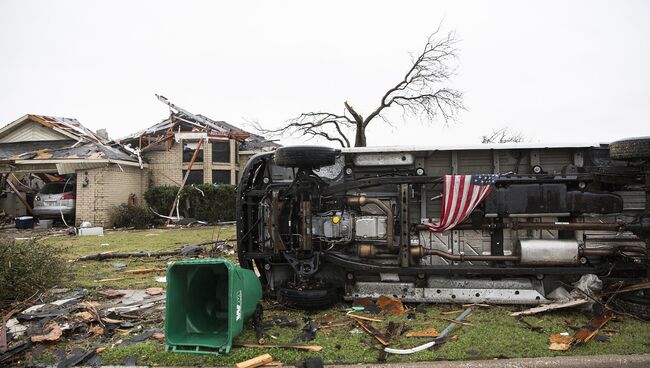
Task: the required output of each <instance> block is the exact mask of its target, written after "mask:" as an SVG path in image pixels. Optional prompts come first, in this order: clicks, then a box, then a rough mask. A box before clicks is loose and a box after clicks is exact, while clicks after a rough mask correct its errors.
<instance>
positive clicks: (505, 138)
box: [481, 127, 525, 144]
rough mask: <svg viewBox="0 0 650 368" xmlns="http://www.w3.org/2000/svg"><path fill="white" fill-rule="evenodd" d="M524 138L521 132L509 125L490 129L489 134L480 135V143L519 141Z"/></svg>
mask: <svg viewBox="0 0 650 368" xmlns="http://www.w3.org/2000/svg"><path fill="white" fill-rule="evenodd" d="M524 139H525V137H524V135H523V134H521V132H517V131H514V130H512V129H510V128H509V127H503V128H501V129H497V130H494V129H493V130H492V133H491V134H490V135H484V136H482V137H481V143H486V144H487V143H521V142H523V141H524Z"/></svg>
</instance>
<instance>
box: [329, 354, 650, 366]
mask: <svg viewBox="0 0 650 368" xmlns="http://www.w3.org/2000/svg"><path fill="white" fill-rule="evenodd" d="M623 366H624V367H625V368H646V367H650V354H638V355H596V356H594V355H589V356H561V357H544V358H517V359H493V360H464V361H437V362H417V363H390V364H370V363H366V364H351V365H328V366H327V367H333V368H370V367H373V368H376V367H380V368H402V367H403V368H424V367H431V368H443V367H444V368H541V367H544V368H547V367H569V368H609V367H623Z"/></svg>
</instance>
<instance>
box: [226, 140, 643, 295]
mask: <svg viewBox="0 0 650 368" xmlns="http://www.w3.org/2000/svg"><path fill="white" fill-rule="evenodd" d="M621 142H627V143H614V144H612V145H610V147H608V146H581V147H553V148H545V147H529V148H519V147H511V148H501V147H497V148H491V149H486V148H482V147H481V148H469V149H462V148H461V149H416V148H414V149H408V148H399V149H371V148H364V149H348V150H343V151H342V152H341V151H339V150H335V149H331V148H327V147H316V146H294V147H282V148H280V149H278V150H277V151H275V152H271V153H265V154H259V155H256V156H254V157H253V158H252V159H251V160H250V161H249V163H248V165H247V166H246V168H245V169H244V170H243V172H242V176H241V182H240V185H239V188H238V193H237V195H238V198H237V217H238V221H237V225H238V228H237V239H238V255H239V260H240V263H241V264H242V265H243V266H244V267H248V268H253V267H255V268H257V270H258V271H259V273H260V278H261V280H262V283H263V285H264V288H265V292H266V293H268V294H270V295H274V296H277V297H278V298H280V299H282V300H284V301H286V302H288V303H291V304H295V305H296V306H299V307H321V306H323V307H324V306H326V305H328V304H330V303H331V302H333V301H335V300H336V299H337V298H339V297H340V296H343V297H344V298H345V299H354V298H359V297H371V298H376V297H378V296H380V295H382V294H384V295H394V296H397V297H399V298H401V299H402V300H403V301H406V302H454V303H478V302H481V303H485V302H489V303H501V304H540V303H547V302H548V299H547V294H548V293H549V292H550V291H552V290H553V289H555V288H556V287H557V286H559V285H561V284H562V283H566V282H572V281H575V280H577V279H578V278H579V277H580V276H581V275H585V274H596V275H598V276H599V277H601V278H603V279H605V280H608V281H612V282H613V281H616V280H624V281H625V280H635V279H639V278H643V277H646V276H647V274H648V253H647V250H646V249H647V244H648V237H649V235H650V215H648V206H649V201H650V195H649V194H648V187H647V184H646V183H648V182H650V180H648V178H649V177H650V172H649V170H650V168H649V166H648V165H647V164H646V161H645V156H644V155H646V154H647V155H648V157H650V153H647V151H648V149H649V147H650V141H649V140H647V139H645V140H643V139H637V140H631V141H621ZM630 142H632V143H630ZM639 142H641V143H639ZM616 144H618V146H616ZM630 147H632V148H630ZM610 150H611V152H610ZM639 156H641V157H639ZM479 174H491V176H490V177H492V178H494V180H495V181H494V186H493V188H492V189H491V191H490V192H489V195H488V196H487V198H486V199H485V200H483V201H482V202H481V203H479V204H478V206H477V207H476V208H474V209H473V211H471V213H470V214H469V215H468V216H467V218H466V219H464V221H462V222H460V223H458V224H456V225H455V226H453V227H451V228H449V229H448V230H445V231H442V232H435V231H431V229H432V226H431V224H435V223H437V222H439V221H440V218H441V211H442V204H443V202H444V198H443V197H444V194H445V191H444V189H443V187H444V186H445V185H446V184H445V183H446V182H445V180H446V179H445V175H474V176H476V175H479ZM492 175H493V176H492ZM448 178H449V177H448Z"/></svg>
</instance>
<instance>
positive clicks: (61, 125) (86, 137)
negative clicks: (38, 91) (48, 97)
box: [0, 114, 139, 164]
mask: <svg viewBox="0 0 650 368" xmlns="http://www.w3.org/2000/svg"><path fill="white" fill-rule="evenodd" d="M28 122H33V123H36V124H40V125H41V126H43V127H45V128H47V129H51V130H52V131H55V132H57V133H59V134H58V135H54V136H53V140H38V137H34V136H31V137H27V138H25V139H27V140H25V141H15V140H14V141H11V142H5V143H0V160H2V161H11V162H14V163H26V162H29V163H41V162H47V163H52V162H53V161H58V162H65V161H66V160H79V159H82V160H89V161H97V160H99V161H106V160H113V161H120V162H125V163H129V162H133V163H135V164H139V160H138V159H137V157H135V156H133V155H131V154H129V153H128V152H127V151H126V150H125V149H124V147H122V146H121V145H119V144H117V143H115V142H109V141H107V140H106V139H104V138H102V137H100V136H98V135H97V134H95V133H94V132H93V131H91V130H90V129H88V128H86V127H85V126H83V125H82V124H81V123H80V122H79V121H78V120H77V119H71V118H62V117H53V116H44V115H33V114H27V115H24V116H23V117H21V118H20V119H18V120H16V121H14V122H12V123H10V124H7V125H6V126H5V127H3V128H2V129H0V137H3V136H7V135H8V134H10V133H12V132H15V131H16V130H18V129H21V128H22V127H23V125H24V124H27V123H28ZM59 137H60V138H61V139H58V138H59Z"/></svg>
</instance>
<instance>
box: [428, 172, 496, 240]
mask: <svg viewBox="0 0 650 368" xmlns="http://www.w3.org/2000/svg"><path fill="white" fill-rule="evenodd" d="M498 177H499V175H497V174H481V175H445V180H444V184H445V186H444V189H443V196H442V213H441V215H440V222H439V223H437V224H436V223H433V222H431V223H428V224H425V225H426V226H427V227H428V228H429V230H430V231H432V232H434V233H441V232H444V231H447V230H449V229H451V228H453V227H454V226H456V225H458V224H460V223H461V222H463V221H464V220H465V219H466V218H467V216H469V214H470V213H472V211H473V210H474V208H476V206H478V205H479V204H480V203H481V202H482V201H483V200H484V199H485V198H487V196H488V195H489V194H490V192H492V189H493V188H494V183H495V182H496V180H497V178H498Z"/></svg>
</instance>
